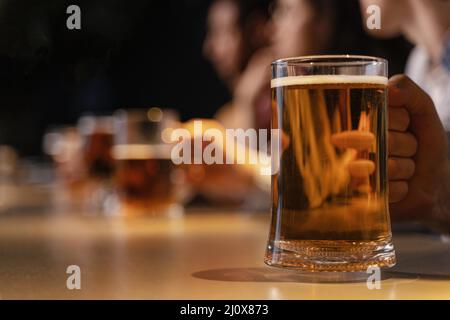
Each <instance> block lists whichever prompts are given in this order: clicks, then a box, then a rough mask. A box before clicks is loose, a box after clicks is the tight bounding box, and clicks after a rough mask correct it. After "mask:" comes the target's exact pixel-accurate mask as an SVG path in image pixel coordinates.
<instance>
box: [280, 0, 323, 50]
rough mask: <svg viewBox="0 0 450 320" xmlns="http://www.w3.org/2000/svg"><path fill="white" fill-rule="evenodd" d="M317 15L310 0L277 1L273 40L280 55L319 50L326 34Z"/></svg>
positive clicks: (321, 20)
mask: <svg viewBox="0 0 450 320" xmlns="http://www.w3.org/2000/svg"><path fill="white" fill-rule="evenodd" d="M316 16H317V15H316V14H315V12H314V10H313V8H312V7H311V5H310V3H309V1H308V0H278V1H277V5H276V9H275V12H274V14H273V24H274V26H273V27H274V32H273V38H272V44H273V47H274V49H275V52H276V54H277V56H278V57H279V58H283V57H291V56H299V55H309V54H318V53H320V51H321V50H322V38H323V37H324V36H325V37H326V35H324V34H323V32H325V30H324V28H323V27H324V23H323V22H324V21H323V19H316Z"/></svg>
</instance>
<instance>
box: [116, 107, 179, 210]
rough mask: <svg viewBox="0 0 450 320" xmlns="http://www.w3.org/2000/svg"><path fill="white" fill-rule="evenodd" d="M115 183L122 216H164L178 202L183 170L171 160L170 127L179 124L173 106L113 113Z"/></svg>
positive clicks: (176, 208)
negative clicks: (114, 123)
mask: <svg viewBox="0 0 450 320" xmlns="http://www.w3.org/2000/svg"><path fill="white" fill-rule="evenodd" d="M115 121H116V134H115V144H114V148H113V157H114V159H115V161H116V173H115V179H114V180H115V185H116V188H117V192H118V196H119V201H120V212H121V214H122V215H123V216H167V215H178V214H180V213H182V208H181V206H180V205H179V201H180V197H181V195H180V192H181V191H182V189H183V184H184V180H185V179H184V172H183V171H182V170H181V169H180V168H176V167H175V166H174V164H173V163H172V160H171V157H170V155H171V150H172V144H171V143H170V130H171V129H175V128H176V127H177V126H179V122H178V116H177V114H176V112H175V111H173V110H166V109H160V108H150V109H148V110H139V109H135V110H127V111H125V110H120V111H118V112H117V113H116V115H115Z"/></svg>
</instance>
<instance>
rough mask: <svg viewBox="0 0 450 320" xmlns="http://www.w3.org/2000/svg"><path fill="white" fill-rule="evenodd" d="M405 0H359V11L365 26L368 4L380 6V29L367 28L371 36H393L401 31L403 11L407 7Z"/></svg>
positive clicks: (367, 16)
mask: <svg viewBox="0 0 450 320" xmlns="http://www.w3.org/2000/svg"><path fill="white" fill-rule="evenodd" d="M406 2H408V1H407V0H395V1H392V0H360V4H361V11H362V17H363V25H364V27H367V24H366V22H367V19H368V18H369V16H370V14H368V13H367V8H368V7H369V6H370V5H377V6H378V7H379V8H380V15H381V29H372V30H370V29H367V31H368V32H369V33H370V34H372V35H373V36H377V37H383V38H384V37H386V38H390V37H394V36H398V35H399V34H400V33H401V32H402V24H403V21H404V20H405V19H404V17H405V12H406V11H407V9H408V6H407V3H406Z"/></svg>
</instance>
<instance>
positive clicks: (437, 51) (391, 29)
mask: <svg viewBox="0 0 450 320" xmlns="http://www.w3.org/2000/svg"><path fill="white" fill-rule="evenodd" d="M371 4H374V5H378V6H379V7H380V8H381V29H379V30H377V29H374V30H369V32H370V33H371V34H372V35H374V36H377V37H392V36H396V35H398V34H403V35H404V36H405V37H406V38H407V39H408V40H410V41H411V42H412V43H414V44H415V45H416V47H415V48H414V50H413V51H412V52H411V55H410V57H409V59H408V62H407V66H406V74H407V75H408V76H409V77H410V78H411V79H412V80H413V81H415V82H416V83H417V84H418V85H419V86H420V87H421V88H423V89H424V90H425V91H426V92H427V93H428V94H429V95H430V96H431V98H432V99H433V101H434V103H435V105H436V109H437V112H438V114H439V116H440V118H441V120H442V122H443V125H444V128H445V129H446V131H450V96H449V94H448V93H449V92H450V1H442V0H431V1H424V0H400V1H386V0H375V1H374V0H361V8H362V9H363V11H364V12H365V8H367V6H369V5H371Z"/></svg>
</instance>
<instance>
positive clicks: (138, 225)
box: [0, 190, 450, 299]
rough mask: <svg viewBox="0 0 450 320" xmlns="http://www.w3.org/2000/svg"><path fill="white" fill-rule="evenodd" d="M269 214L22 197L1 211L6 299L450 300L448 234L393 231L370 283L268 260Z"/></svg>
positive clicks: (2, 293) (0, 283)
mask: <svg viewBox="0 0 450 320" xmlns="http://www.w3.org/2000/svg"><path fill="white" fill-rule="evenodd" d="M22 191H23V192H21V193H20V194H21V195H22V196H23V197H26V198H27V199H28V200H30V199H33V196H35V194H34V193H33V192H35V191H29V192H28V191H26V190H22ZM18 203H19V204H20V201H19V202H18ZM268 223H269V214H264V213H263V214H249V213H246V212H220V211H218V210H213V209H211V210H201V211H200V210H187V211H186V212H185V213H184V215H183V216H182V217H175V218H145V219H144V218H140V219H128V220H124V219H118V218H112V219H111V218H109V219H108V218H104V217H103V218H102V217H95V216H87V215H83V214H81V213H80V212H69V211H67V212H61V211H60V210H59V209H55V208H51V207H50V206H42V205H32V204H27V205H21V206H19V205H17V206H16V207H15V208H14V209H9V210H4V212H3V213H1V214H0V298H1V299H450V242H448V240H447V241H446V240H445V239H444V238H443V237H440V236H438V235H433V234H426V233H419V232H411V231H410V232H405V231H402V232H398V233H394V243H395V246H396V252H397V266H396V267H394V268H393V269H390V270H389V271H384V272H383V274H382V278H383V280H382V281H381V288H380V289H372V290H369V289H368V287H367V283H366V279H367V277H368V275H367V274H356V275H352V276H351V277H350V278H349V277H348V276H345V275H339V274H331V275H330V274H328V275H327V276H324V275H321V274H317V273H316V274H302V273H299V272H296V271H290V270H283V269H276V268H271V267H267V266H265V265H264V263H263V256H264V250H265V244H266V240H267V233H268ZM70 265H77V266H79V267H80V270H81V290H68V289H67V287H66V281H67V278H68V277H69V276H70V275H69V274H67V273H66V269H67V267H68V266H70ZM336 281H338V282H336Z"/></svg>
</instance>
